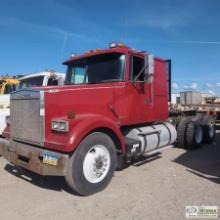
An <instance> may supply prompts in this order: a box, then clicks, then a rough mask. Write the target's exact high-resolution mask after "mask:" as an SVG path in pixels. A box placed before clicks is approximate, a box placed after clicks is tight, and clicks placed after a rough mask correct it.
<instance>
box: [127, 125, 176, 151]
mask: <svg viewBox="0 0 220 220" xmlns="http://www.w3.org/2000/svg"><path fill="white" fill-rule="evenodd" d="M125 137H127V138H130V139H133V140H136V141H138V142H139V143H140V144H141V146H140V154H141V155H144V154H146V153H148V152H150V151H153V150H156V149H160V148H162V147H166V146H168V145H172V144H173V143H174V142H175V141H176V138H177V132H176V129H175V127H174V126H173V125H172V124H170V123H168V122H165V123H161V124H157V125H150V126H144V127H136V128H132V129H130V130H127V131H126V132H125Z"/></svg>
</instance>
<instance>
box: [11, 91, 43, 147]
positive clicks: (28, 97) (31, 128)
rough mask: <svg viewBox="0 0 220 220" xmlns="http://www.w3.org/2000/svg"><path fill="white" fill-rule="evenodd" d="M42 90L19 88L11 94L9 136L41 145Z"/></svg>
mask: <svg viewBox="0 0 220 220" xmlns="http://www.w3.org/2000/svg"><path fill="white" fill-rule="evenodd" d="M42 94H43V92H42V91H41V92H40V91H36V90H20V91H17V92H14V93H12V94H11V100H10V105H11V109H10V111H11V112H10V114H11V137H12V139H14V140H19V141H22V142H28V143H32V144H36V145H40V146H43V144H44V115H43V114H42V112H43V109H42V108H43V95H42Z"/></svg>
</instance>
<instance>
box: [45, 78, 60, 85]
mask: <svg viewBox="0 0 220 220" xmlns="http://www.w3.org/2000/svg"><path fill="white" fill-rule="evenodd" d="M47 85H48V86H57V85H58V80H57V79H55V78H54V77H50V78H49V79H48V82H47Z"/></svg>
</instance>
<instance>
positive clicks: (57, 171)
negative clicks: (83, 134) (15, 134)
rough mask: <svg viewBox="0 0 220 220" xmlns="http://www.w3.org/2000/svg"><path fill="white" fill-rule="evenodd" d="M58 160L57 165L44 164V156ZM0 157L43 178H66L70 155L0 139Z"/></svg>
mask: <svg viewBox="0 0 220 220" xmlns="http://www.w3.org/2000/svg"><path fill="white" fill-rule="evenodd" d="M45 153H46V154H47V155H50V154H51V155H53V156H56V158H58V160H57V165H50V164H46V163H44V162H43V156H44V154H45ZM0 155H2V156H3V157H4V158H5V159H6V160H8V161H9V162H11V163H12V164H14V165H17V166H20V167H23V168H25V169H27V170H30V171H32V172H34V173H38V174H40V175H43V176H65V174H66V170H67V163H68V160H69V155H68V154H62V153H57V152H53V151H49V150H46V149H42V148H38V147H34V146H31V145H28V144H23V143H20V142H15V141H13V140H7V139H3V138H0Z"/></svg>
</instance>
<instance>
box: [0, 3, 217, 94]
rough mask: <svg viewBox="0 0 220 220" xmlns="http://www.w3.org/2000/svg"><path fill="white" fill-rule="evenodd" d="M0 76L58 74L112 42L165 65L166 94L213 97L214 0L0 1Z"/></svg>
mask: <svg viewBox="0 0 220 220" xmlns="http://www.w3.org/2000/svg"><path fill="white" fill-rule="evenodd" d="M0 3H1V6H0V67H1V68H0V73H1V74H5V73H9V74H28V73H33V72H37V71H42V70H45V69H54V70H56V71H61V72H65V66H63V65H62V62H63V61H64V60H66V59H67V58H68V57H69V55H70V54H71V53H72V52H76V53H82V52H84V51H86V50H89V49H94V48H105V47H107V46H108V43H109V42H111V41H113V40H116V41H118V42H124V43H126V44H127V45H128V46H130V47H132V48H136V49H137V50H147V51H149V52H151V53H153V54H155V55H157V56H161V57H163V58H171V59H172V61H173V91H174V92H178V91H180V90H184V89H185V90H191V89H194V90H200V91H202V92H210V93H215V94H217V95H220V24H219V21H220V13H219V11H220V1H219V0H181V1H180V0H158V1H156V0H154V1H148V0H140V1H139V0H136V1H133V0H132V1H131V0H117V1H106V0H102V1H101V0H100V1H99V0H93V1H85V0H81V1H74V0H71V1H69V0H62V1H61V0H46V1H43V0H38V1H33V0H19V1H18V0H0Z"/></svg>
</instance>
